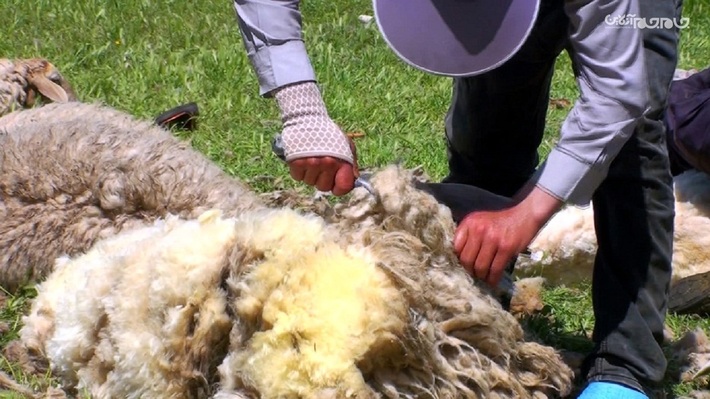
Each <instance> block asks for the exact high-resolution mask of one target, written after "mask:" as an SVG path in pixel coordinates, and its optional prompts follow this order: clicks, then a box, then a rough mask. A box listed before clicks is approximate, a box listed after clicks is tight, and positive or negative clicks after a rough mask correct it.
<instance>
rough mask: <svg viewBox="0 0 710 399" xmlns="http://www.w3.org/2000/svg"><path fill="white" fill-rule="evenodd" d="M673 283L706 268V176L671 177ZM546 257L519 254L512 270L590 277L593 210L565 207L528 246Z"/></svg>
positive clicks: (709, 240)
mask: <svg viewBox="0 0 710 399" xmlns="http://www.w3.org/2000/svg"><path fill="white" fill-rule="evenodd" d="M674 191H675V197H676V200H675V212H676V216H675V227H674V236H673V281H674V282H675V281H678V280H680V279H682V278H684V277H688V276H691V275H694V274H697V273H700V272H707V271H710V235H708V234H707V232H708V231H710V175H707V174H705V173H703V172H700V171H697V170H691V171H687V172H685V173H683V174H681V175H679V176H676V177H675V179H674ZM530 248H531V249H532V250H533V251H540V252H542V253H543V254H544V255H543V256H542V259H541V260H539V261H535V260H532V259H527V258H523V257H521V258H519V260H518V263H517V265H516V274H518V275H522V276H532V275H539V276H542V277H544V278H545V279H546V280H547V281H548V283H550V284H572V285H573V284H576V283H579V282H581V281H584V280H590V279H591V275H592V268H593V266H594V256H595V254H596V249H597V241H596V235H595V233H594V218H593V212H592V208H591V207H588V208H577V207H571V206H570V207H566V208H565V209H563V210H561V211H560V212H558V213H557V214H556V215H555V216H553V218H552V219H551V220H550V222H549V223H548V224H547V225H546V226H545V227H544V228H543V229H542V230H541V231H540V233H539V234H538V236H537V237H536V238H535V240H533V242H532V243H531V244H530Z"/></svg>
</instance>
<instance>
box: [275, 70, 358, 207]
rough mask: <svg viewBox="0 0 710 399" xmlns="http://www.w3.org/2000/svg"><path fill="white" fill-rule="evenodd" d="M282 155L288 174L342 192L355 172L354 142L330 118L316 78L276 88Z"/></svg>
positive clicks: (348, 188)
mask: <svg viewBox="0 0 710 399" xmlns="http://www.w3.org/2000/svg"><path fill="white" fill-rule="evenodd" d="M274 96H275V97H276V100H277V102H278V105H279V109H280V110H281V119H282V121H283V131H282V133H281V137H282V141H283V147H284V155H285V158H286V162H287V163H288V165H289V169H290V173H291V177H293V178H294V179H295V180H297V181H303V182H304V183H306V184H308V185H310V186H315V187H316V188H318V190H321V191H332V192H333V194H335V195H344V194H347V193H349V192H350V191H351V190H352V189H353V187H354V186H353V185H354V183H355V178H356V177H357V176H358V168H357V156H356V151H355V145H354V144H353V142H352V140H350V139H349V138H348V137H347V136H346V135H345V134H344V133H343V132H342V130H340V127H338V125H337V124H336V123H335V122H333V121H332V120H331V119H330V116H328V112H327V110H326V107H325V104H324V102H323V99H322V98H321V95H320V91H319V90H318V86H317V85H316V83H315V82H302V83H297V84H294V85H290V86H286V87H283V88H280V89H278V90H277V91H276V92H275V94H274Z"/></svg>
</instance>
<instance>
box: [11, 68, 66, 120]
mask: <svg viewBox="0 0 710 399" xmlns="http://www.w3.org/2000/svg"><path fill="white" fill-rule="evenodd" d="M39 97H43V98H44V99H46V100H49V101H53V102H59V103H64V102H68V101H74V100H76V96H75V95H74V92H73V90H72V88H71V85H70V84H69V82H67V81H66V79H64V78H63V77H62V75H61V74H60V73H59V71H58V70H57V68H55V67H54V65H52V64H51V63H50V62H49V61H47V60H45V59H40V58H32V59H25V60H9V59H0V116H3V115H5V114H9V113H10V112H13V111H16V110H20V109H23V108H31V107H32V106H34V105H35V103H36V101H37V99H38V98H39Z"/></svg>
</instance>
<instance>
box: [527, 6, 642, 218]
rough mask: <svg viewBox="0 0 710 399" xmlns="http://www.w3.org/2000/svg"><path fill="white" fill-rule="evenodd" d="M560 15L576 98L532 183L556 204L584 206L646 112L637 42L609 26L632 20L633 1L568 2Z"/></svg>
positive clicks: (634, 33)
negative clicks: (566, 27)
mask: <svg viewBox="0 0 710 399" xmlns="http://www.w3.org/2000/svg"><path fill="white" fill-rule="evenodd" d="M565 11H566V13H567V15H568V16H569V19H570V44H571V46H572V50H573V51H572V54H573V62H574V63H575V65H576V67H577V73H578V76H577V84H578V86H579V91H580V96H579V98H578V99H577V101H576V103H575V105H574V108H573V109H572V110H571V112H570V114H569V115H568V116H567V119H566V120H565V121H564V123H563V125H562V129H561V132H560V139H559V142H558V144H557V145H556V146H555V148H553V150H552V151H551V152H550V154H549V156H548V157H547V160H546V161H545V163H544V164H543V165H541V166H540V168H539V169H538V171H537V173H536V176H535V177H534V178H535V179H536V180H537V181H536V184H537V186H538V187H540V188H541V189H543V190H545V191H546V192H548V193H550V194H551V195H553V196H555V197H557V198H558V199H560V200H563V201H565V202H568V203H571V204H575V205H586V204H588V203H589V202H590V200H591V197H592V194H593V193H594V191H595V190H596V189H597V187H598V186H599V185H600V184H601V183H602V181H603V180H604V178H605V177H606V175H607V173H608V171H609V165H610V164H611V162H612V161H613V160H614V158H615V157H616V156H617V154H618V153H619V151H620V150H621V147H622V146H623V145H624V144H625V143H626V142H627V141H628V139H629V137H630V136H631V134H632V133H633V131H634V129H635V127H636V125H637V123H638V121H639V119H640V118H641V117H642V115H643V113H644V112H645V111H646V109H647V107H648V103H649V94H648V87H647V82H646V68H645V59H644V48H643V38H642V32H641V30H640V29H637V28H634V27H632V26H630V25H626V26H619V25H613V24H612V23H610V22H609V21H611V20H613V17H615V16H625V15H626V16H629V15H633V16H638V15H639V6H638V1H637V0H598V1H589V0H569V1H567V2H566V4H565ZM617 19H618V18H617Z"/></svg>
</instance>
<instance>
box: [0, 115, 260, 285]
mask: <svg viewBox="0 0 710 399" xmlns="http://www.w3.org/2000/svg"><path fill="white" fill-rule="evenodd" d="M263 207H265V205H264V204H263V201H261V200H260V199H259V198H258V196H257V195H256V194H254V193H253V192H252V191H250V190H249V189H248V188H247V186H246V185H245V184H243V183H242V182H240V181H239V180H237V179H235V178H232V177H230V176H229V175H227V173H225V172H224V171H222V170H221V169H220V168H219V167H218V166H217V165H216V164H214V163H213V162H211V161H210V160H209V159H207V157H205V156H204V155H202V154H200V153H199V152H197V151H195V150H193V149H192V148H191V147H190V146H189V144H187V143H184V142H181V141H180V140H179V139H177V138H175V137H174V136H172V135H171V134H170V132H168V131H167V130H164V129H162V128H159V127H157V126H155V125H153V124H152V123H151V122H147V121H139V120H137V119H135V118H133V117H131V116H130V115H128V114H126V113H123V112H121V111H118V110H115V109H111V108H108V107H104V106H100V105H95V104H83V103H66V104H49V105H46V106H43V107H40V108H34V109H29V110H24V111H21V112H13V113H11V114H9V115H6V116H4V117H2V118H0V285H2V286H3V287H4V288H5V289H7V290H14V289H16V288H17V287H19V286H20V285H22V284H25V283H28V282H31V281H37V280H40V279H41V278H43V277H44V276H45V275H46V274H47V273H49V272H50V271H51V270H52V267H53V263H54V259H55V258H57V257H59V256H61V255H64V254H68V255H74V254H79V253H82V252H84V251H86V250H87V249H89V247H90V246H91V245H92V244H93V243H94V242H96V240H98V239H101V238H106V237H110V236H113V235H115V234H116V233H117V232H119V231H121V230H123V229H126V228H133V227H140V226H145V225H149V224H150V223H152V222H153V220H154V219H156V218H160V217H165V216H166V215H168V214H174V215H179V216H182V217H185V218H195V217H197V216H198V215H199V214H201V213H203V212H204V211H205V210H208V209H213V208H214V209H221V210H222V211H224V213H225V214H226V215H236V214H239V213H241V212H243V211H245V210H250V209H258V208H263Z"/></svg>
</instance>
